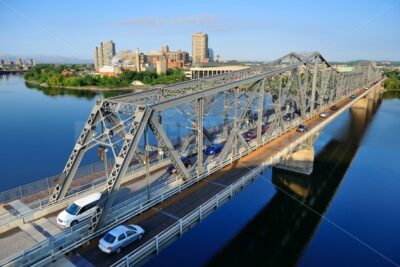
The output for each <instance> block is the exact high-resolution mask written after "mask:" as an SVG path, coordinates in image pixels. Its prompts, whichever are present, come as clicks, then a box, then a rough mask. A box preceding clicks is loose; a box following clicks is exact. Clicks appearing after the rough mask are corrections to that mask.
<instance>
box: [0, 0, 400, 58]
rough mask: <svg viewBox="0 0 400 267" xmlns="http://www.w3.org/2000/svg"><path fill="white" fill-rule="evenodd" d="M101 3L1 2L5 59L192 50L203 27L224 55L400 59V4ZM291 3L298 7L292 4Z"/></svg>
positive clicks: (0, 46) (1, 47)
mask: <svg viewBox="0 0 400 267" xmlns="http://www.w3.org/2000/svg"><path fill="white" fill-rule="evenodd" d="M96 3H97V2H93V1H88V2H85V3H82V4H80V5H78V2H74V1H72V2H68V3H53V2H51V1H49V2H46V1H43V2H40V3H29V2H24V1H7V0H2V1H0V6H2V8H1V9H0V23H2V25H4V26H3V27H2V30H1V31H0V32H1V33H2V34H1V35H0V36H1V37H0V40H1V42H0V57H2V56H3V55H16V56H21V57H23V56H35V55H48V56H64V57H75V58H78V59H83V60H91V56H92V53H93V52H92V51H93V47H94V46H96V45H97V44H98V43H99V42H100V41H101V40H108V39H111V40H114V42H115V43H116V44H117V45H118V47H117V53H118V52H119V51H120V50H123V49H132V50H134V49H136V48H138V47H139V48H140V49H141V50H142V51H151V50H155V49H158V47H159V45H160V44H163V43H168V44H169V45H170V46H171V47H176V48H179V49H182V50H184V51H191V36H192V34H193V33H194V32H205V33H207V34H208V35H209V36H210V40H211V43H212V48H213V49H214V50H215V51H217V54H220V55H221V57H222V58H224V59H237V60H254V61H264V60H266V61H268V60H273V59H276V58H277V57H280V56H282V55H284V54H287V53H288V52H290V51H319V52H321V53H322V54H324V55H325V56H326V57H327V59H328V61H350V60H358V59H370V60H392V61H399V60H400V54H399V52H398V48H397V47H398V45H399V44H400V35H399V34H398V33H399V30H398V28H397V26H398V25H399V24H400V23H399V22H400V18H399V17H398V16H396V15H397V14H399V11H400V5H399V1H391V0H385V1H380V2H379V3H378V2H374V1H363V2H361V3H357V2H356V3H347V2H345V1H336V2H335V3H326V4H324V5H323V6H322V5H321V6H315V4H314V2H313V1H305V2H303V3H302V5H298V4H296V2H294V1H285V2H283V3H268V4H265V3H259V2H256V1H252V2H250V3H246V5H244V4H243V3H241V2H239V1H234V2H232V4H231V5H228V4H227V3H226V2H218V3H214V2H211V1H205V2H204V4H203V5H202V6H196V8H194V4H193V3H185V4H180V5H179V4H178V3H175V2H174V1H172V2H171V3H170V4H169V5H165V6H164V7H163V9H162V10H161V11H159V10H153V9H152V8H151V5H150V4H147V3H138V4H135V8H137V9H138V10H140V11H141V12H140V15H138V16H132V14H131V13H132V12H130V11H129V10H130V8H129V7H130V5H131V4H130V3H129V2H125V1H119V2H118V5H114V6H110V5H107V7H101V6H100V5H96V12H90V11H91V10H93V9H91V7H92V6H94V5H95V4H96ZM211 5H212V6H213V7H214V8H212V9H211V10H218V11H210V8H209V7H210V6H211ZM289 5H291V6H293V5H294V6H295V7H296V8H291V9H286V8H285V6H289ZM97 6H98V7H97ZM121 7H125V8H121ZM177 7H178V8H177ZM43 8H46V9H47V10H52V12H51V14H50V13H46V14H44V13H43V12H38V11H39V10H40V9H43ZM221 10H223V11H224V12H223V13H222V12H221ZM354 10H357V12H356V13H355V12H354ZM49 21H51V23H49ZM382 29H384V30H382ZM278 36H279V38H278ZM271 40H272V41H271ZM227 44H229V45H227ZM378 45H379V47H380V48H379V49H376V47H377V46H378Z"/></svg>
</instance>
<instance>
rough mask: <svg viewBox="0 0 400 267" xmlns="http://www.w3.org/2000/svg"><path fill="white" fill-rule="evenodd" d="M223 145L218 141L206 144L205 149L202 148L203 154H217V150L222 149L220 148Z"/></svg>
mask: <svg viewBox="0 0 400 267" xmlns="http://www.w3.org/2000/svg"><path fill="white" fill-rule="evenodd" d="M223 147H224V146H223V145H221V144H218V143H212V144H211V145H209V146H207V148H206V149H204V151H203V152H204V154H206V155H208V156H211V155H215V154H218V153H219V152H221V151H222V148H223Z"/></svg>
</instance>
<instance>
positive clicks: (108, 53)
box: [103, 40, 116, 65]
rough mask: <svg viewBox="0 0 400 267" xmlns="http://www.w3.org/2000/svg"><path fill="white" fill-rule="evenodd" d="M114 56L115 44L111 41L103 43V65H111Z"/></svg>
mask: <svg viewBox="0 0 400 267" xmlns="http://www.w3.org/2000/svg"><path fill="white" fill-rule="evenodd" d="M115 55H116V53H115V44H114V43H113V41H111V40H108V41H105V42H104V43H103V64H104V65H111V64H112V58H113V57H114V56H115Z"/></svg>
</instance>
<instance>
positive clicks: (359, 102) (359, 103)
mask: <svg viewBox="0 0 400 267" xmlns="http://www.w3.org/2000/svg"><path fill="white" fill-rule="evenodd" d="M368 102H369V98H367V97H363V98H361V99H359V100H357V101H356V102H355V103H354V104H353V105H352V106H351V108H367V107H368Z"/></svg>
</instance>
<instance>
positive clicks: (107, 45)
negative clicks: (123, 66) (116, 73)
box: [93, 40, 116, 69]
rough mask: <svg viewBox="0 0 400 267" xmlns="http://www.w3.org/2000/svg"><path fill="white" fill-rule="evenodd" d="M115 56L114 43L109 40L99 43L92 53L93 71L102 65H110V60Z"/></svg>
mask: <svg viewBox="0 0 400 267" xmlns="http://www.w3.org/2000/svg"><path fill="white" fill-rule="evenodd" d="M115 55H116V53H115V43H114V42H113V41H111V40H108V41H105V42H102V43H100V46H98V47H96V48H95V50H94V53H93V61H94V67H95V69H98V68H101V67H103V66H104V65H111V64H112V58H113V57H114V56H115Z"/></svg>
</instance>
